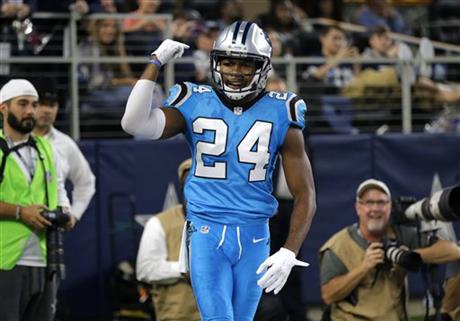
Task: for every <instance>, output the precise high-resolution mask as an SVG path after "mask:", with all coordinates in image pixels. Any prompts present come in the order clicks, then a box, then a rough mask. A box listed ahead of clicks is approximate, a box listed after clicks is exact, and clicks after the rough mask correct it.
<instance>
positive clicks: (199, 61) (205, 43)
mask: <svg viewBox="0 0 460 321" xmlns="http://www.w3.org/2000/svg"><path fill="white" fill-rule="evenodd" d="M218 35H219V27H218V25H217V23H215V22H213V21H208V22H207V23H205V24H203V27H202V29H201V31H200V32H199V33H198V34H197V35H196V39H195V45H196V50H195V51H194V52H193V54H192V56H193V58H194V64H195V82H198V83H208V84H209V81H210V75H211V74H210V64H209V54H210V53H211V50H212V46H213V44H214V41H215V40H216V38H217V36H218Z"/></svg>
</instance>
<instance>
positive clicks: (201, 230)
mask: <svg viewBox="0 0 460 321" xmlns="http://www.w3.org/2000/svg"><path fill="white" fill-rule="evenodd" d="M200 232H201V233H202V234H208V233H209V226H207V225H202V226H201V228H200Z"/></svg>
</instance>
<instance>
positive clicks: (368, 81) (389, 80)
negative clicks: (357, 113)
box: [342, 67, 399, 99]
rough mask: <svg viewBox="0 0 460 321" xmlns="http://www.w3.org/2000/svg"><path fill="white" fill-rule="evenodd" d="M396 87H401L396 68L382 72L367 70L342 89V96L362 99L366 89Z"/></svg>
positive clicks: (388, 68) (384, 69)
mask: <svg viewBox="0 0 460 321" xmlns="http://www.w3.org/2000/svg"><path fill="white" fill-rule="evenodd" d="M369 86H370V87H395V86H399V80H398V75H397V73H396V69H395V68H394V67H385V68H382V69H380V70H375V69H365V70H364V71H362V72H361V73H359V74H358V75H357V76H356V77H355V78H354V79H353V80H352V81H351V82H350V83H349V84H348V85H346V86H345V87H344V88H343V89H342V95H343V96H345V97H347V98H352V99H353V98H361V97H363V96H364V93H365V90H366V87H369Z"/></svg>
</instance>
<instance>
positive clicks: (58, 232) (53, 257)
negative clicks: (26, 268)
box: [41, 207, 70, 280]
mask: <svg viewBox="0 0 460 321" xmlns="http://www.w3.org/2000/svg"><path fill="white" fill-rule="evenodd" d="M41 215H42V216H43V217H44V218H46V219H47V220H48V221H50V222H51V224H52V225H51V226H49V227H48V229H47V230H46V249H47V253H46V268H47V272H48V273H47V275H48V276H49V277H52V276H53V275H54V274H57V275H58V276H59V277H60V279H61V280H63V279H65V265H64V235H63V227H64V226H65V225H66V224H67V222H69V220H70V216H69V215H68V214H66V213H64V212H62V209H61V208H59V207H58V208H57V209H56V210H54V211H49V210H45V211H43V212H42V213H41Z"/></svg>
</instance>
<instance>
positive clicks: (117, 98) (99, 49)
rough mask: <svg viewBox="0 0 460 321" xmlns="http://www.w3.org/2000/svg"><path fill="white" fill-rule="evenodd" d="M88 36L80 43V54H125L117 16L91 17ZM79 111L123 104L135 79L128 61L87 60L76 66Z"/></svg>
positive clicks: (102, 55)
mask: <svg viewBox="0 0 460 321" xmlns="http://www.w3.org/2000/svg"><path fill="white" fill-rule="evenodd" d="M89 33H90V36H89V37H88V39H86V40H85V41H84V42H82V43H80V44H79V52H80V55H81V56H82V57H107V56H114V57H124V56H126V50H125V47H124V43H123V33H122V31H121V27H120V24H119V21H118V20H115V19H97V20H92V21H91V23H90V26H89ZM79 79H80V83H81V87H82V89H83V90H84V91H83V92H82V99H81V102H82V111H85V109H91V108H93V109H99V110H101V111H102V110H103V109H104V108H108V109H112V110H113V109H116V108H118V107H122V106H123V105H124V102H125V101H126V99H127V98H128V96H129V93H130V90H131V88H132V85H133V84H134V83H135V82H136V80H135V79H134V78H133V77H132V74H131V69H130V66H129V65H128V64H127V63H124V62H123V63H90V64H81V65H80V66H79Z"/></svg>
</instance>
